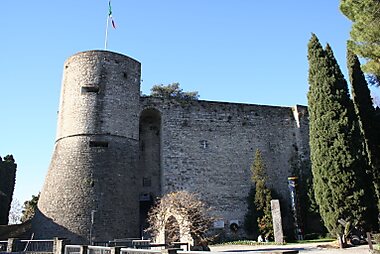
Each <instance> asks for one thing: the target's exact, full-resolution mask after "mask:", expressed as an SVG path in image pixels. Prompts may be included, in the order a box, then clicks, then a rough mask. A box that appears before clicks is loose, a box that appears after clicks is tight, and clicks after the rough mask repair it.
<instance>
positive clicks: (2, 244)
mask: <svg viewBox="0 0 380 254" xmlns="http://www.w3.org/2000/svg"><path fill="white" fill-rule="evenodd" d="M7 247H8V241H0V251H1V252H5V251H7Z"/></svg>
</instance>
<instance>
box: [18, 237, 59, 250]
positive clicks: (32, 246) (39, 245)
mask: <svg viewBox="0 0 380 254" xmlns="http://www.w3.org/2000/svg"><path fill="white" fill-rule="evenodd" d="M53 248H54V240H20V241H19V242H18V243H17V250H18V251H22V252H39V253H53Z"/></svg>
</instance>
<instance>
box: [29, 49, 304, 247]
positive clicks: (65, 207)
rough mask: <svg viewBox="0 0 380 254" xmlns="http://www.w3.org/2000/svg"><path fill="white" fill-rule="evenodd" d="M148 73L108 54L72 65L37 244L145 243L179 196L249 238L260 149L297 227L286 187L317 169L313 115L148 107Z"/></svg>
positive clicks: (216, 106) (248, 107)
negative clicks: (156, 218) (164, 206)
mask: <svg viewBox="0 0 380 254" xmlns="http://www.w3.org/2000/svg"><path fill="white" fill-rule="evenodd" d="M140 68H141V66H140V63H139V62H137V61H135V60H133V59H131V58H129V57H127V56H123V55H120V54H117V53H112V52H108V51H87V52H82V53H78V54H76V55H74V56H72V57H70V58H69V59H68V60H67V61H66V62H65V65H64V75H63V81H62V90H61V99H60V107H59V115H58V124H57V139H56V143H55V147H54V152H53V156H52V160H51V164H50V166H49V170H48V173H47V176H46V179H45V183H44V186H43V189H42V192H41V196H40V200H39V203H38V209H37V212H36V215H35V217H34V219H33V232H34V233H35V237H36V238H39V239H41V238H42V239H43V238H52V237H55V236H59V237H66V238H68V239H70V240H71V241H72V243H84V244H86V243H88V242H89V240H90V239H91V240H92V241H108V240H112V239H115V238H126V237H139V236H140V235H141V229H142V227H144V226H146V225H144V224H145V222H144V221H145V218H146V214H147V212H148V209H149V208H150V206H151V205H152V201H153V199H152V198H155V197H157V196H160V195H162V194H165V193H169V192H172V191H177V190H187V191H190V192H194V193H198V194H199V196H200V198H201V199H202V200H204V201H205V202H206V203H207V204H208V205H209V206H211V207H213V208H214V209H215V210H214V211H215V215H217V216H219V217H220V218H221V220H223V221H224V223H225V227H224V229H225V232H226V234H227V237H234V236H244V232H243V229H242V224H243V221H244V216H245V214H246V212H247V196H248V193H249V191H250V188H251V186H252V183H251V171H250V166H251V164H252V162H253V158H254V154H255V151H256V149H260V150H261V152H262V156H263V159H264V161H265V163H266V165H267V176H268V184H269V187H271V188H273V189H275V191H276V192H277V194H279V195H280V197H281V199H282V201H283V203H282V205H283V206H282V207H281V209H282V211H284V215H285V218H284V219H283V221H284V222H285V226H289V225H290V224H291V214H290V213H289V209H288V206H289V204H290V200H289V196H290V195H289V190H288V185H287V177H288V176H291V175H293V174H295V173H297V174H299V173H300V169H303V168H307V167H304V165H305V164H307V163H309V156H310V153H309V145H308V119H307V110H306V107H302V106H296V107H293V108H290V107H275V106H261V105H252V104H238V103H223V102H210V101H179V100H176V99H163V98H152V97H140ZM307 170H309V169H308V168H307ZM307 173H309V172H307ZM230 223H237V224H239V226H240V229H239V230H238V232H237V233H235V232H231V231H230V229H229V225H230ZM285 231H286V228H285Z"/></svg>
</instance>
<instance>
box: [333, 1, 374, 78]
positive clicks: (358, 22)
mask: <svg viewBox="0 0 380 254" xmlns="http://www.w3.org/2000/svg"><path fill="white" fill-rule="evenodd" d="M340 9H341V11H342V12H343V14H344V15H345V16H346V17H347V18H349V19H350V20H351V21H352V22H353V23H352V29H351V33H350V35H351V36H350V37H351V38H350V41H349V43H348V47H349V49H350V50H352V51H353V52H354V53H355V54H357V55H359V56H360V57H363V58H365V59H366V60H367V61H366V63H365V64H364V65H363V66H362V68H363V70H364V72H366V73H368V74H370V76H371V77H372V78H371V79H370V80H371V81H372V82H373V83H374V84H376V85H380V83H379V81H380V80H379V78H380V40H379V37H380V1H379V0H360V1H358V0H341V1H340Z"/></svg>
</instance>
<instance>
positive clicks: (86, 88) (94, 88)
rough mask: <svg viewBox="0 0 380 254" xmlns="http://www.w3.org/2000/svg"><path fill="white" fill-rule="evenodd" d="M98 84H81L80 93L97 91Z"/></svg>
mask: <svg viewBox="0 0 380 254" xmlns="http://www.w3.org/2000/svg"><path fill="white" fill-rule="evenodd" d="M99 90H100V89H99V86H82V87H81V93H82V94H85V93H99Z"/></svg>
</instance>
